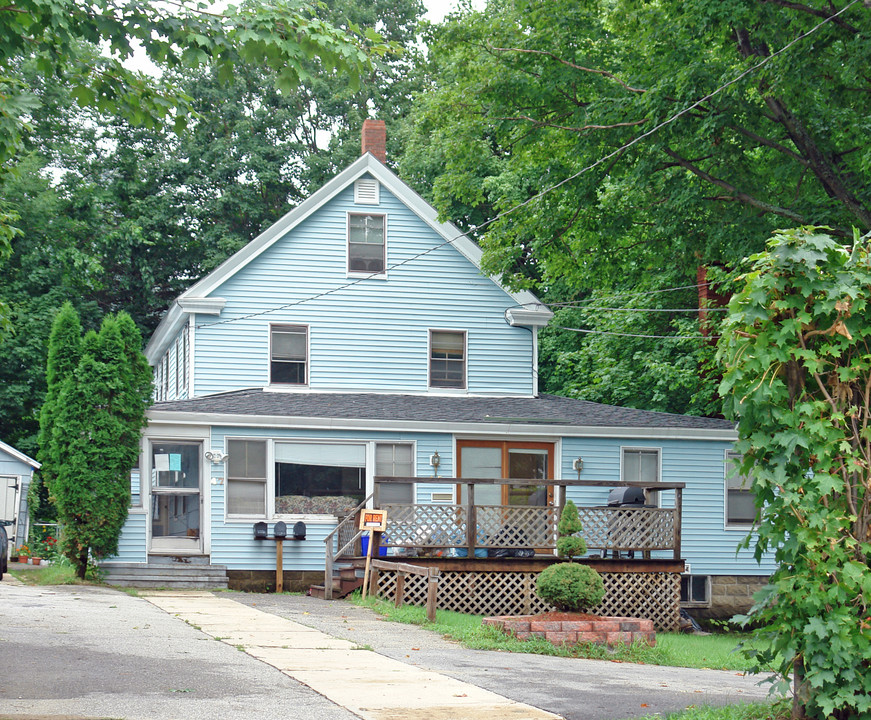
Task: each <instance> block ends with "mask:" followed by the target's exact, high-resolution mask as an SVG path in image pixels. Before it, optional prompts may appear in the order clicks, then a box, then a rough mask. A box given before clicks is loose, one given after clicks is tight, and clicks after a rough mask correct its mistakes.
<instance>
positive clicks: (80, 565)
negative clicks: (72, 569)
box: [76, 548, 88, 580]
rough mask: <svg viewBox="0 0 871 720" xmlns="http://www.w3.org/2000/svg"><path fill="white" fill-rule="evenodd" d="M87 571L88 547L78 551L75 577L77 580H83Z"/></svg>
mask: <svg viewBox="0 0 871 720" xmlns="http://www.w3.org/2000/svg"><path fill="white" fill-rule="evenodd" d="M87 572H88V548H85V549H84V550H82V551H81V552H80V553H79V557H78V560H77V561H76V577H77V578H79V580H84V579H85V575H86V574H87Z"/></svg>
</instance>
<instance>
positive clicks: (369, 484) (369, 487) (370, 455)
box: [366, 440, 419, 505]
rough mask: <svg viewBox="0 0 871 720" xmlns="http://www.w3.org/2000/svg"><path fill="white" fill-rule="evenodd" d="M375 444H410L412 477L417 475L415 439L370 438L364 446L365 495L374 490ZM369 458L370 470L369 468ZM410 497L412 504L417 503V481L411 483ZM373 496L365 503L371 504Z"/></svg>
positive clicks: (367, 495)
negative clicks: (367, 444) (367, 445)
mask: <svg viewBox="0 0 871 720" xmlns="http://www.w3.org/2000/svg"><path fill="white" fill-rule="evenodd" d="M376 445H410V446H411V472H412V475H413V477H419V475H418V474H417V440H371V441H370V442H369V447H367V448H366V497H369V495H370V494H371V493H373V492H375V453H376V449H375V447H376ZM370 460H371V466H372V468H371V472H370V469H369V465H370ZM411 499H412V501H413V504H416V503H417V483H416V482H414V483H411ZM373 501H374V498H373V499H372V500H370V501H369V502H368V503H367V504H368V505H372V504H373Z"/></svg>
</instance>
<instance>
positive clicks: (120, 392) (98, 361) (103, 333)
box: [49, 316, 149, 578]
mask: <svg viewBox="0 0 871 720" xmlns="http://www.w3.org/2000/svg"><path fill="white" fill-rule="evenodd" d="M136 335H137V333H136V330H135V327H134V326H133V324H132V321H131V320H130V318H129V317H125V316H121V318H120V319H116V318H115V317H113V316H107V317H106V318H105V319H104V320H103V323H102V325H101V327H100V332H99V334H97V333H95V332H93V331H90V332H89V333H88V334H87V335H86V336H85V338H84V340H83V346H82V347H83V350H82V357H81V360H80V361H79V363H78V366H77V367H76V370H75V372H74V373H73V374H72V376H70V377H68V378H67V379H66V380H65V381H64V383H63V386H62V390H61V393H60V398H59V402H58V404H59V410H58V413H57V416H56V420H55V422H54V425H53V428H52V446H53V447H54V448H56V452H57V454H58V459H59V463H60V464H59V465H58V467H57V469H56V477H55V478H54V479H53V480H52V481H51V482H50V483H49V493H50V496H51V498H52V500H53V501H54V502H55V504H56V507H57V514H58V522H59V523H60V525H61V527H62V541H61V542H62V545H61V547H62V551H63V553H64V554H65V555H66V557H67V558H69V560H70V561H71V562H72V563H73V565H74V566H75V568H76V574H77V575H78V577H80V578H84V577H85V574H86V572H87V567H88V562H89V558H90V557H92V556H93V557H96V558H98V559H99V558H103V557H107V556H111V555H114V554H115V553H117V551H118V539H119V537H120V534H121V529H122V527H123V525H124V521H125V520H126V518H127V509H128V506H129V504H130V470H131V469H132V468H133V467H134V466H135V465H136V461H137V458H138V455H139V438H140V430H141V428H142V427H143V426H144V425H145V409H146V408H147V406H148V401H149V398H148V393H147V390H148V386H149V384H148V383H146V382H145V376H144V368H145V360H144V358H142V357H141V351H140V350H139V348H138V346H137V344H136V343H137V337H136ZM137 353H138V354H137ZM50 389H51V388H50Z"/></svg>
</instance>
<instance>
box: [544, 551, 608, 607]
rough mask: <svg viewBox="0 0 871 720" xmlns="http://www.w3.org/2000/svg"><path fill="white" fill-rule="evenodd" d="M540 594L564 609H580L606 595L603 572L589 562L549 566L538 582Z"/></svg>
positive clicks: (591, 604) (598, 601)
mask: <svg viewBox="0 0 871 720" xmlns="http://www.w3.org/2000/svg"><path fill="white" fill-rule="evenodd" d="M535 590H536V592H537V593H538V596H539V597H540V598H541V599H542V600H544V601H546V602H549V603H550V604H551V605H554V606H556V607H557V608H558V609H560V610H564V611H569V612H580V611H582V610H586V609H587V608H591V607H593V606H595V605H598V604H599V603H600V602H602V598H604V597H605V584H604V583H603V582H602V576H601V575H599V573H598V572H596V570H594V569H593V568H591V567H589V566H588V565H579V564H578V563H557V564H556V565H551V566H550V567H548V568H545V569H544V570H543V571H542V572H541V573H540V574H539V576H538V580H537V581H536V583H535Z"/></svg>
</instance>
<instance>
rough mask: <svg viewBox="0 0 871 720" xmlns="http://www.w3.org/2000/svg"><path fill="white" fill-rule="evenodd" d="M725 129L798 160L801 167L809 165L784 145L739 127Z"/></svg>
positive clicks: (731, 126) (730, 126) (733, 126)
mask: <svg viewBox="0 0 871 720" xmlns="http://www.w3.org/2000/svg"><path fill="white" fill-rule="evenodd" d="M726 127H727V128H729V129H730V130H734V131H735V132H737V133H740V134H741V135H744V136H745V137H748V138H750V139H751V140H755V141H756V142H758V143H759V144H760V145H765V146H766V147H770V148H773V149H774V150H777V151H778V152H781V153H783V154H784V155H789V157H791V158H793V159H795V160H798V161H799V162H800V163H801V164H802V165H805V166H807V165H810V163H809V162H808V161H807V160H805V158H803V157H802V156H801V155H799V154H798V153H797V152H795V150H790V149H789V148H788V147H786V146H785V145H781V144H780V143H779V142H776V141H774V140H769V139H768V138H766V137H762V136H761V135H757V134H756V133H755V132H753V131H752V130H748V129H747V128H743V127H741V126H740V125H727V126H726Z"/></svg>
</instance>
